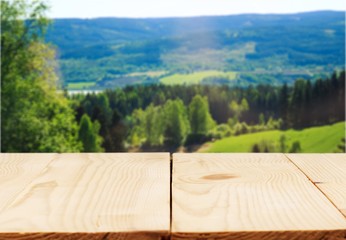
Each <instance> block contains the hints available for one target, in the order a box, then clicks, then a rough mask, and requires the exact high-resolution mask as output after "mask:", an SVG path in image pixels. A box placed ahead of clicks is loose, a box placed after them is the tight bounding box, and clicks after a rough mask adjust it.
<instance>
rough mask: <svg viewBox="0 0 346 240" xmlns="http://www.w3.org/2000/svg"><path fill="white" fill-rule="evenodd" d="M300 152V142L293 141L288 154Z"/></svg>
mask: <svg viewBox="0 0 346 240" xmlns="http://www.w3.org/2000/svg"><path fill="white" fill-rule="evenodd" d="M301 151H302V148H301V146H300V141H294V142H293V143H292V146H291V148H290V153H300V152H301Z"/></svg>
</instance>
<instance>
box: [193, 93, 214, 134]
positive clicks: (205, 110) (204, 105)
mask: <svg viewBox="0 0 346 240" xmlns="http://www.w3.org/2000/svg"><path fill="white" fill-rule="evenodd" d="M189 120H190V126H191V133H192V134H202V135H206V134H207V133H208V132H209V130H211V129H212V128H213V127H214V126H215V125H216V123H215V121H214V120H213V118H212V116H211V115H210V112H209V104H208V100H207V98H206V97H202V96H200V95H196V96H194V98H193V99H192V101H191V103H190V105H189Z"/></svg>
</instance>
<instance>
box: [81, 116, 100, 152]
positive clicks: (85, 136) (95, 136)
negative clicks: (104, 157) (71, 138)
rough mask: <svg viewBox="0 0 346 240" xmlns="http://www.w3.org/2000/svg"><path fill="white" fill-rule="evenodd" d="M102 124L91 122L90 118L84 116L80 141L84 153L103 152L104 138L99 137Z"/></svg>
mask: <svg viewBox="0 0 346 240" xmlns="http://www.w3.org/2000/svg"><path fill="white" fill-rule="evenodd" d="M99 131H100V124H99V122H98V121H95V122H94V123H92V122H91V120H90V118H89V116H88V115H87V114H84V115H83V116H82V118H81V121H80V125H79V134H78V136H79V139H80V141H81V142H82V143H83V152H103V148H102V147H101V144H102V141H103V140H102V137H100V136H99Z"/></svg>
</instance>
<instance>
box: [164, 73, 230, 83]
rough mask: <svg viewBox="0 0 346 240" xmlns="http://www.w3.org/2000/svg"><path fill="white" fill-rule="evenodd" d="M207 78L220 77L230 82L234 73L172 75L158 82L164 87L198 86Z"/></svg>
mask: <svg viewBox="0 0 346 240" xmlns="http://www.w3.org/2000/svg"><path fill="white" fill-rule="evenodd" d="M208 77H222V78H228V79H229V80H230V81H232V80H234V79H236V77H237V73H236V72H222V71H200V72H193V73H189V74H178V73H177V74H173V75H170V76H167V77H164V78H161V79H160V82H161V83H163V84H166V85H177V84H187V85H189V84H198V83H200V82H201V81H202V80H203V79H205V78H208Z"/></svg>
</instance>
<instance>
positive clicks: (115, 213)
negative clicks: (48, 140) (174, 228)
mask: <svg viewBox="0 0 346 240" xmlns="http://www.w3.org/2000/svg"><path fill="white" fill-rule="evenodd" d="M0 194H1V195H0V232H1V233H0V239H20V238H22V239H146V240H149V239H150V240H151V239H155V240H158V239H166V238H168V236H169V230H170V161H169V154H168V153H150V154H149V153H148V154H144V153H143V154H127V153H126V154H121V153H117V154H107V153H105V154H100V153H97V154H1V155H0Z"/></svg>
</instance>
